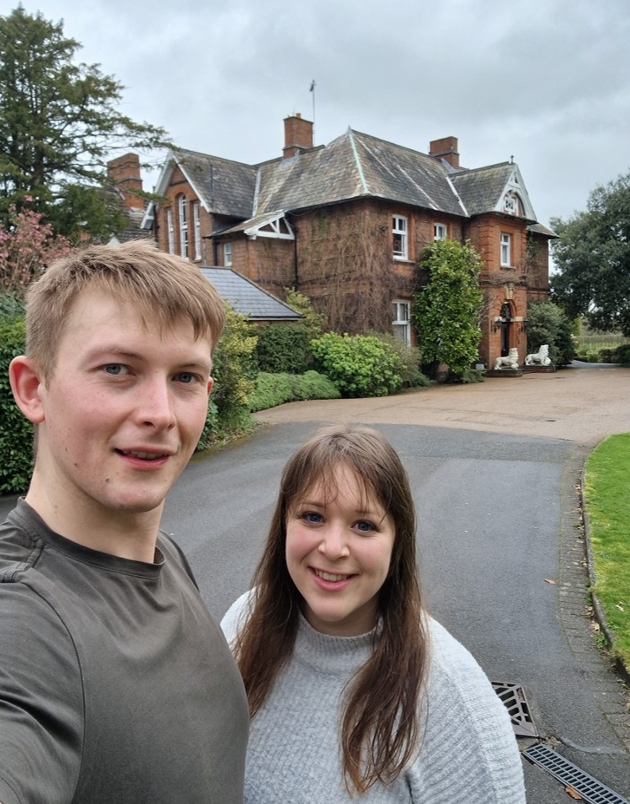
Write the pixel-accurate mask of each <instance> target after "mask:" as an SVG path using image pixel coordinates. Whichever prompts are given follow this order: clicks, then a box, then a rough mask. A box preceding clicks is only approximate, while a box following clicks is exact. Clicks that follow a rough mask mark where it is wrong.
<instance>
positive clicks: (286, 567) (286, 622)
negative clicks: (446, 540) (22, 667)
mask: <svg viewBox="0 0 630 804" xmlns="http://www.w3.org/2000/svg"><path fill="white" fill-rule="evenodd" d="M415 530H416V525H415V511H414V505H413V499H412V496H411V491H410V488H409V481H408V478H407V474H406V472H405V470H404V468H403V466H402V464H401V462H400V459H399V457H398V455H397V454H396V452H395V451H394V449H393V448H392V447H391V445H390V444H389V443H388V442H387V441H386V439H385V438H384V437H383V436H382V435H380V433H378V432H377V431H375V430H371V429H368V428H365V427H333V428H327V429H325V430H323V431H321V432H320V433H319V434H317V435H316V436H314V437H313V438H312V439H311V440H309V441H308V442H307V443H306V444H304V445H303V446H302V447H301V448H300V449H298V450H297V452H296V453H295V454H294V455H293V456H292V457H291V458H290V459H289V461H288V463H287V465H286V467H285V469H284V472H283V475H282V480H281V485H280V494H279V497H278V501H277V504H276V508H275V512H274V515H273V519H272V523H271V528H270V532H269V537H268V540H267V545H266V548H265V551H264V554H263V557H262V559H261V562H260V564H259V566H258V568H257V570H256V573H255V576H254V583H255V586H254V589H253V590H252V591H250V592H248V593H247V594H246V595H243V596H242V597H241V598H239V599H238V600H237V601H236V602H235V603H234V604H233V606H232V607H231V608H230V610H229V611H228V612H227V614H226V615H225V617H224V619H223V622H222V627H223V630H224V631H225V634H226V637H227V638H228V641H230V643H231V644H232V648H233V650H234V653H235V656H236V660H237V663H238V665H239V669H240V671H241V674H242V676H243V679H244V682H245V687H246V689H247V694H248V699H249V706H250V717H251V728H250V742H249V747H248V755H247V769H246V780H245V800H246V802H247V803H248V804H271V802H273V804H278V802H281V803H282V804H298V802H299V804H323V802H343V801H350V799H351V798H352V799H358V800H359V801H361V802H422V803H423V804H426V803H429V804H458V802H461V804H463V802H466V804H476V803H477V802H478V804H524V802H525V793H524V788H523V777H522V767H521V760H520V757H519V753H518V748H517V745H516V740H515V738H514V735H513V732H512V728H511V725H510V720H509V716H508V714H507V711H506V710H505V708H504V706H503V704H502V703H501V702H500V701H499V699H498V697H497V696H496V695H495V693H494V691H493V690H492V687H491V685H490V683H489V681H488V679H487V678H486V676H485V675H484V673H483V671H482V670H481V668H480V667H479V666H478V664H477V663H476V662H475V660H474V659H473V657H472V656H471V655H470V654H469V653H468V652H467V651H466V649H465V648H464V647H463V646H462V645H460V644H459V643H458V642H457V641H456V640H455V639H453V637H451V636H450V635H449V634H448V633H447V632H446V631H445V630H444V629H443V628H442V627H441V626H440V625H439V624H438V623H437V622H435V620H432V619H431V618H430V617H429V616H428V615H427V614H426V613H425V612H424V611H423V608H422V604H421V598H420V590H419V584H418V578H417V570H416V555H415Z"/></svg>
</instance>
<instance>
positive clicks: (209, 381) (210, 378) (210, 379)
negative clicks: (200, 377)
mask: <svg viewBox="0 0 630 804" xmlns="http://www.w3.org/2000/svg"><path fill="white" fill-rule="evenodd" d="M213 385H214V380H213V378H212V377H208V385H207V391H208V396H210V391H212V386H213Z"/></svg>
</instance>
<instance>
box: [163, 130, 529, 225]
mask: <svg viewBox="0 0 630 804" xmlns="http://www.w3.org/2000/svg"><path fill="white" fill-rule="evenodd" d="M173 158H174V159H175V160H176V161H177V162H178V164H179V165H180V167H181V168H182V170H183V171H184V173H185V175H186V177H187V178H188V180H189V181H190V183H191V184H192V186H193V188H194V189H195V191H196V192H197V194H198V195H199V197H200V199H201V200H202V203H203V205H204V207H205V208H206V210H207V211H209V212H214V213H217V214H223V215H227V216H231V217H234V218H237V219H240V220H241V221H247V222H248V225H249V221H250V220H251V219H253V218H258V217H259V216H263V215H268V214H270V213H278V212H280V213H284V212H289V211H297V210H303V209H307V208H309V207H318V206H325V205H330V204H335V203H340V202H344V201H351V200H353V199H358V198H367V197H372V198H382V199H385V200H388V201H394V202H398V203H401V204H407V205H410V206H415V207H422V208H425V209H431V210H434V211H437V212H442V213H446V214H450V215H458V216H461V217H470V216H473V215H479V214H482V213H486V212H500V211H501V201H502V198H503V196H504V194H505V192H506V191H507V190H508V189H512V190H516V191H517V192H518V193H519V194H520V195H521V198H522V200H523V207H524V210H525V215H524V217H525V218H526V219H527V220H529V221H532V222H534V221H535V220H536V218H535V214H534V211H533V208H532V205H531V202H530V201H529V198H528V196H527V190H526V189H525V185H524V184H523V182H522V178H521V176H520V173H519V170H518V166H517V165H516V164H514V163H512V162H504V163H501V164H498V165H490V166H487V167H482V168H476V169H474V170H467V169H465V168H461V169H454V168H453V167H452V166H451V165H449V164H448V163H447V162H445V161H443V160H441V159H438V158H436V157H433V156H429V155H428V154H424V153H421V152H419V151H414V150H412V149H411V148H405V147H403V146H402V145H396V144H394V143H391V142H387V141H386V140H382V139H379V138H378V137H373V136H371V135H369V134H362V133H360V132H357V131H354V130H352V129H350V128H349V129H348V130H347V131H346V133H345V134H343V135H342V136H340V137H337V139H335V140H333V141H332V142H331V143H329V144H328V145H326V146H318V147H316V148H311V149H309V150H306V151H302V152H299V153H297V154H296V155H295V156H293V157H290V158H288V159H282V158H278V159H273V160H270V161H268V162H263V163H260V164H258V165H246V164H243V163H241V162H233V161H231V160H228V159H221V158H219V157H214V156H208V155H207V154H201V153H198V152H195V151H186V150H183V149H180V150H178V151H176V152H174V154H173ZM162 175H163V178H162V181H161V184H160V185H158V190H157V191H158V192H164V190H165V188H166V186H167V184H168V179H169V176H170V172H169V171H168V169H166V170H165V171H164V172H163V174H162ZM161 185H163V186H161ZM244 228H247V227H244Z"/></svg>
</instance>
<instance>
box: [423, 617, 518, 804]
mask: <svg viewBox="0 0 630 804" xmlns="http://www.w3.org/2000/svg"><path fill="white" fill-rule="evenodd" d="M430 634H431V661H430V670H429V679H428V686H427V695H426V701H425V706H424V707H423V709H424V714H423V716H422V717H421V722H420V735H421V744H420V752H419V756H418V760H417V762H416V763H415V764H414V766H413V767H412V768H411V769H410V773H409V780H410V787H411V790H412V796H413V801H418V802H422V801H431V802H432V804H525V787H524V781H523V767H522V760H521V757H520V753H519V750H518V744H517V742H516V737H515V736H514V731H513V729H512V724H511V722H510V717H509V714H508V711H507V709H506V708H505V706H504V704H503V703H502V702H501V700H500V699H499V697H498V696H497V694H496V693H495V692H494V690H493V688H492V685H491V683H490V681H489V680H488V677H487V676H486V675H485V673H484V672H483V670H482V669H481V667H480V666H479V665H478V664H477V662H476V661H475V659H474V658H473V656H472V655H471V654H470V653H469V652H468V651H467V650H466V648H464V646H463V645H461V644H460V643H459V642H457V640H455V639H454V637H452V636H451V635H450V634H449V633H448V632H447V631H446V630H445V629H444V628H442V626H440V625H439V624H438V623H436V622H435V621H431V622H430Z"/></svg>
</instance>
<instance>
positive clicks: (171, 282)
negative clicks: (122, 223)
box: [26, 240, 225, 379]
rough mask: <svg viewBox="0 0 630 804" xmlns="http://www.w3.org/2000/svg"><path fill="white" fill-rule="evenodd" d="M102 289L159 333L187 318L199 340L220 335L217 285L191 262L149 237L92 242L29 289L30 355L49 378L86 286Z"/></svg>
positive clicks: (221, 308)
mask: <svg viewBox="0 0 630 804" xmlns="http://www.w3.org/2000/svg"><path fill="white" fill-rule="evenodd" d="M87 289H89V290H97V291H100V292H102V293H104V294H106V295H108V296H110V297H111V298H112V299H114V301H116V302H117V303H119V304H131V305H132V306H133V307H134V308H135V309H136V310H137V312H138V315H139V317H140V319H141V321H142V323H143V325H144V326H149V325H151V324H154V325H157V327H158V328H159V330H160V332H168V331H169V330H170V329H172V327H173V326H174V325H175V324H177V323H179V322H181V320H182V319H188V320H189V321H190V322H191V324H192V326H193V331H194V335H195V338H199V337H204V336H209V338H210V343H211V349H214V347H215V346H216V344H217V341H218V340H219V338H220V336H221V331H222V329H223V324H224V321H225V306H224V304H223V301H222V300H221V297H220V296H219V294H218V292H217V291H216V289H215V288H214V286H213V285H212V284H211V283H210V282H209V281H208V280H207V279H206V278H205V277H204V276H203V274H202V273H201V271H200V270H199V268H197V266H195V265H193V264H192V263H191V262H189V260H186V259H184V258H183V257H178V256H176V255H174V254H166V253H165V252H163V251H159V250H158V248H157V247H156V246H155V245H154V244H153V243H151V242H150V241H148V240H132V241H129V242H127V243H122V244H118V245H108V246H89V247H88V248H84V249H80V250H77V251H76V252H74V253H73V254H71V255H70V256H68V257H63V258H62V259H60V260H57V261H56V262H54V263H53V264H52V265H51V266H50V268H48V270H47V271H46V272H45V273H44V275H43V276H42V277H41V278H40V279H38V280H37V282H35V283H34V284H33V285H32V286H31V287H30V289H29V291H28V294H27V300H26V353H27V355H28V356H29V357H31V358H33V360H35V361H36V363H37V364H38V365H39V367H40V369H41V371H42V373H43V376H44V378H45V379H48V378H49V377H51V376H52V374H53V372H54V369H55V362H56V358H57V354H58V351H59V343H60V341H61V338H62V336H63V333H64V328H65V324H66V321H67V319H68V316H69V314H70V312H71V310H72V307H73V305H74V303H75V301H76V300H77V298H78V296H79V295H80V293H81V292H82V291H84V290H87Z"/></svg>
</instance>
